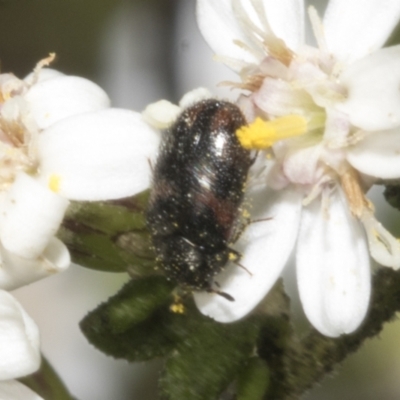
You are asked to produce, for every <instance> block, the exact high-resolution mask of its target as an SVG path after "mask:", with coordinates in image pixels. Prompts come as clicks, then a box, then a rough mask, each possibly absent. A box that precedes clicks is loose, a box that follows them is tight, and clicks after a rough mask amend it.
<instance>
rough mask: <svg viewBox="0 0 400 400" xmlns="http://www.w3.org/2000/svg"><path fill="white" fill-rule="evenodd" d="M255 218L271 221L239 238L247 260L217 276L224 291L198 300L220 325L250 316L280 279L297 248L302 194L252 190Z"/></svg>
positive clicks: (252, 226) (202, 294) (199, 294)
mask: <svg viewBox="0 0 400 400" xmlns="http://www.w3.org/2000/svg"><path fill="white" fill-rule="evenodd" d="M249 198H253V203H254V204H253V207H252V209H251V213H252V218H254V219H260V218H261V219H263V218H271V220H266V221H260V222H254V223H251V224H250V225H249V226H248V227H247V228H246V230H245V232H244V233H243V235H242V237H241V238H240V239H239V241H238V243H237V246H235V248H237V249H238V250H239V251H240V252H241V253H242V254H243V257H242V259H241V260H240V263H241V264H242V265H243V266H244V267H246V268H247V269H248V270H249V272H250V274H251V275H250V274H249V272H247V271H245V270H244V269H243V268H241V267H239V266H237V265H230V266H228V267H227V268H226V270H224V271H223V272H222V273H220V274H219V275H217V276H216V277H215V281H216V282H218V283H219V285H220V286H221V288H220V289H219V290H221V291H222V292H225V293H228V294H229V295H231V296H232V297H233V298H234V299H235V301H232V302H230V301H228V300H226V299H225V298H223V297H222V296H219V295H217V294H210V293H205V292H197V293H195V294H194V299H195V302H196V304H197V307H198V308H199V310H200V312H201V313H203V314H204V315H207V316H209V317H211V318H214V319H215V320H217V321H218V322H233V321H236V320H238V319H240V318H242V317H244V316H245V315H246V314H248V313H249V312H250V311H252V310H253V309H254V307H256V306H257V305H258V303H259V302H260V301H261V300H262V299H263V298H264V296H265V295H266V294H267V293H268V291H269V290H270V289H271V287H272V286H273V285H274V283H275V282H276V280H277V279H278V277H279V275H280V273H281V272H282V270H283V268H284V266H285V264H286V261H287V260H288V258H289V256H290V253H291V251H292V249H293V246H294V243H295V240H296V236H297V230H298V223H299V220H300V210H301V198H302V196H301V194H300V193H298V192H297V191H295V190H284V191H279V192H274V191H272V190H270V189H266V188H265V187H261V188H259V189H252V190H251V191H250V193H249Z"/></svg>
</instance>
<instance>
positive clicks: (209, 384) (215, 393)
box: [160, 306, 259, 400]
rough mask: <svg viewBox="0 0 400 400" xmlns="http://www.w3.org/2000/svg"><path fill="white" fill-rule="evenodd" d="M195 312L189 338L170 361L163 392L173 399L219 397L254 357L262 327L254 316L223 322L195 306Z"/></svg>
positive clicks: (212, 399) (192, 399) (190, 323)
mask: <svg viewBox="0 0 400 400" xmlns="http://www.w3.org/2000/svg"><path fill="white" fill-rule="evenodd" d="M193 308H194V306H193ZM191 315H192V318H190V319H189V318H188V321H187V323H188V325H190V326H189V327H188V332H187V335H186V337H185V338H184V339H182V340H181V341H180V342H179V343H178V345H177V347H176V349H175V351H174V352H173V353H172V354H171V355H170V357H169V358H168V359H167V361H166V364H165V371H164V373H163V376H162V378H161V381H160V384H161V390H162V394H163V396H165V398H167V399H169V400H216V399H217V398H218V397H219V395H220V394H221V393H222V392H223V391H224V390H225V389H226V388H227V386H228V385H229V384H230V383H231V382H233V380H234V379H235V376H236V375H237V373H238V371H239V370H240V368H241V367H242V366H243V363H245V362H246V360H247V359H248V358H249V357H250V356H251V354H252V351H253V349H254V346H255V341H256V338H257V334H258V330H259V327H258V324H257V323H255V319H254V318H250V319H246V320H244V321H240V322H237V323H233V324H220V323H217V322H215V321H213V320H211V319H209V318H206V317H204V316H202V315H200V314H199V313H198V312H197V310H195V309H193V310H191Z"/></svg>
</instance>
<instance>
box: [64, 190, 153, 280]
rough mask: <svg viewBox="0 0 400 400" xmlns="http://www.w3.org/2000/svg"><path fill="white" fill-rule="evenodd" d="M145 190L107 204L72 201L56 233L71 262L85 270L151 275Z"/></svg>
mask: <svg viewBox="0 0 400 400" xmlns="http://www.w3.org/2000/svg"><path fill="white" fill-rule="evenodd" d="M147 201H148V191H145V192H143V193H140V194H139V195H137V196H134V197H130V198H126V199H122V200H118V201H109V202H82V203H78V202H73V203H72V204H71V205H70V207H69V209H68V213H67V215H66V217H65V219H64V222H63V225H62V227H61V229H60V231H59V232H58V236H59V238H60V239H61V240H62V241H63V242H64V243H65V244H66V245H67V246H68V249H69V250H70V253H71V256H72V260H73V261H74V262H75V263H77V264H79V265H82V266H84V267H87V268H92V269H97V270H102V271H112V272H126V271H127V270H128V271H129V272H130V273H131V275H138V276H143V275H149V274H152V273H154V270H155V261H154V253H153V251H152V250H151V245H150V237H149V232H148V230H147V228H146V216H145V210H146V205H147Z"/></svg>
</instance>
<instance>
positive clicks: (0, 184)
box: [0, 57, 159, 290]
mask: <svg viewBox="0 0 400 400" xmlns="http://www.w3.org/2000/svg"><path fill="white" fill-rule="evenodd" d="M51 59H52V58H51V57H50V58H49V59H47V60H43V61H42V62H40V63H39V64H38V66H37V67H36V69H35V71H34V72H33V73H32V74H30V75H28V76H27V77H26V78H25V79H23V80H20V79H18V78H16V77H15V76H14V75H12V74H1V75H0V264H1V269H0V289H6V290H10V289H14V288H16V287H19V286H21V285H24V284H27V283H30V282H32V281H34V280H37V279H40V278H42V277H44V276H47V275H49V274H52V273H55V272H58V271H62V270H64V269H65V268H67V267H68V266H69V264H70V257H69V253H68V250H67V248H66V247H65V245H64V244H63V243H62V242H61V241H59V240H58V239H57V238H56V237H55V234H56V232H57V230H58V228H59V226H60V223H61V221H62V219H63V216H64V213H65V211H66V209H67V207H68V204H69V200H107V199H115V198H121V197H126V196H130V195H132V194H134V193H136V192H138V191H140V190H143V189H145V188H146V187H147V186H148V185H149V177H148V176H149V168H150V167H149V164H148V157H149V156H150V155H151V154H153V153H154V152H155V150H154V149H155V148H157V146H158V141H159V138H158V134H157V133H156V132H155V131H153V130H152V129H151V128H149V127H148V126H147V124H145V123H144V122H142V117H141V115H140V114H138V113H134V112H133V111H128V110H122V109H112V108H109V107H110V101H109V98H108V96H107V95H106V93H105V92H104V91H103V90H102V89H101V88H100V87H98V86H97V85H96V84H94V83H92V82H90V81H89V80H87V79H83V78H79V77H74V76H66V75H63V74H62V73H60V72H57V71H54V70H51V69H46V68H43V66H44V65H45V64H46V63H48V62H49V61H51ZM138 149H140V150H138ZM139 161H143V162H142V163H140V168H137V167H136V164H137V163H138V162H139ZM135 173H136V175H135Z"/></svg>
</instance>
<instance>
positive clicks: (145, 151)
mask: <svg viewBox="0 0 400 400" xmlns="http://www.w3.org/2000/svg"><path fill="white" fill-rule="evenodd" d="M159 141H160V137H159V134H158V133H157V132H156V131H154V130H152V129H151V128H150V127H149V126H148V125H147V124H146V123H145V122H144V121H143V120H142V117H141V115H140V114H138V113H135V112H133V111H128V110H122V109H107V110H102V111H98V112H95V113H87V114H82V115H78V116H75V117H73V118H68V119H66V120H64V121H61V122H59V123H57V124H54V125H53V126H51V127H50V128H49V129H47V130H45V131H44V132H43V133H42V134H41V136H40V139H39V144H38V153H39V159H40V165H41V171H40V173H41V178H42V179H44V180H45V181H47V182H51V181H52V180H54V179H55V178H56V179H57V182H58V185H57V186H58V189H59V191H58V193H59V194H61V195H63V196H65V197H67V198H69V199H74V200H107V199H113V198H120V197H126V196H132V195H134V194H136V193H138V192H140V191H142V190H144V189H146V188H148V187H149V185H150V179H151V168H150V162H149V161H151V159H152V158H153V157H154V156H155V154H156V152H157V149H158V145H159Z"/></svg>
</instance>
